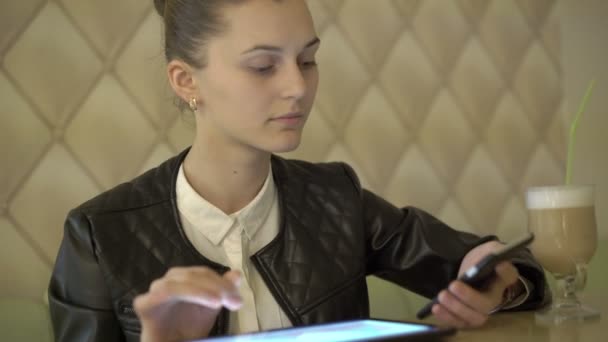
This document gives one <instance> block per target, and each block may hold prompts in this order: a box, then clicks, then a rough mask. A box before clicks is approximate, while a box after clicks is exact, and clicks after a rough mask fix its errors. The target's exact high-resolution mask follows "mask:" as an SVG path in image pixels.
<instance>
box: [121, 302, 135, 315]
mask: <svg viewBox="0 0 608 342" xmlns="http://www.w3.org/2000/svg"><path fill="white" fill-rule="evenodd" d="M119 310H120V313H122V314H124V315H130V316H136V314H135V309H133V307H132V306H131V305H128V304H120V307H119Z"/></svg>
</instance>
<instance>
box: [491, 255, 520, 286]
mask: <svg viewBox="0 0 608 342" xmlns="http://www.w3.org/2000/svg"><path fill="white" fill-rule="evenodd" d="M494 270H495V271H496V275H497V277H496V278H498V281H500V282H501V284H502V285H503V286H504V287H505V288H506V287H509V286H511V285H513V284H515V283H516V282H517V280H518V279H519V272H518V271H517V268H515V266H513V264H512V263H510V262H508V261H504V262H501V263H500V264H498V265H496V268H495V269H494Z"/></svg>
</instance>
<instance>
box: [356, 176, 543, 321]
mask: <svg viewBox="0 0 608 342" xmlns="http://www.w3.org/2000/svg"><path fill="white" fill-rule="evenodd" d="M345 172H346V173H347V174H348V175H349V177H350V178H351V180H352V181H353V184H354V186H355V189H356V191H357V192H358V195H359V197H360V199H361V212H362V215H363V221H364V228H365V229H366V237H367V240H366V241H367V242H366V243H367V247H366V248H367V256H368V257H367V273H368V274H374V275H376V276H378V277H380V278H383V279H386V280H388V281H391V282H394V283H396V284H398V285H401V286H403V287H405V288H407V289H409V290H411V291H413V292H416V293H418V294H420V295H423V296H425V297H427V298H431V297H433V296H435V295H436V294H437V293H438V292H439V291H440V290H442V289H444V288H445V287H446V286H447V285H448V284H449V282H450V281H452V280H454V279H455V278H456V277H457V275H458V269H459V267H460V264H461V262H462V259H463V258H464V256H465V254H466V253H467V252H468V251H469V250H471V249H472V248H474V247H476V246H478V245H480V244H482V243H484V242H487V241H490V240H493V239H496V237H495V236H486V237H478V236H476V235H473V234H470V233H466V232H461V231H457V230H455V229H453V228H451V227H449V226H448V225H446V224H445V223H443V222H441V221H440V220H439V219H437V218H435V217H434V216H432V215H431V214H429V213H427V212H425V211H423V210H421V209H418V208H414V207H406V208H397V207H395V206H394V205H392V204H390V203H389V202H387V201H385V200H384V199H382V198H380V197H379V196H376V195H375V194H373V193H371V192H369V191H367V190H365V189H362V188H361V186H360V184H359V181H358V179H357V176H356V175H355V173H354V171H353V170H352V169H351V168H350V167H349V166H348V165H345ZM514 264H515V266H516V267H517V268H518V271H519V273H520V274H521V275H522V276H523V277H524V278H526V279H528V280H529V281H530V282H531V283H532V284H533V285H534V289H533V290H532V293H531V294H530V296H529V297H528V299H527V301H526V303H524V304H523V305H521V306H519V307H518V309H526V308H535V307H538V306H542V305H544V304H545V303H546V301H547V300H549V297H550V296H549V295H548V292H547V291H546V290H547V286H546V280H545V277H544V272H543V270H542V268H541V267H540V265H539V264H538V263H537V262H536V261H535V260H534V259H533V257H532V255H531V254H530V253H529V252H528V251H527V250H524V251H522V252H521V253H520V254H519V255H518V256H517V257H516V258H515V259H514Z"/></svg>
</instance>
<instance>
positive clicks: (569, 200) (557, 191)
mask: <svg viewBox="0 0 608 342" xmlns="http://www.w3.org/2000/svg"><path fill="white" fill-rule="evenodd" d="M593 204H594V203H593V187H592V186H567V185H565V186H547V187H537V188H530V189H528V192H527V193H526V206H527V208H528V209H557V208H578V207H588V206H593Z"/></svg>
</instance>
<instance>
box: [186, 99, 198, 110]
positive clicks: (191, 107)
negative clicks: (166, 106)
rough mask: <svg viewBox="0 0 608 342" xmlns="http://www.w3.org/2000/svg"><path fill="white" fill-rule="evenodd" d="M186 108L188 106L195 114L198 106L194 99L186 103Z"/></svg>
mask: <svg viewBox="0 0 608 342" xmlns="http://www.w3.org/2000/svg"><path fill="white" fill-rule="evenodd" d="M188 106H190V110H191V111H193V112H196V110H197V109H198V105H197V103H196V99H195V98H194V97H193V98H191V99H190V101H188Z"/></svg>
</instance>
